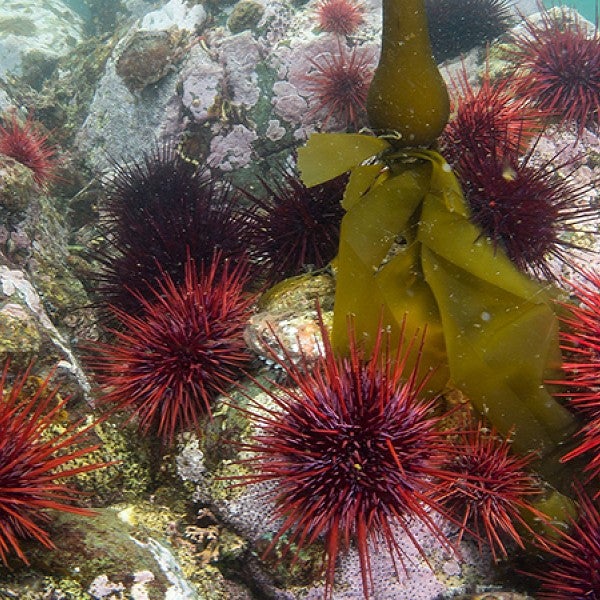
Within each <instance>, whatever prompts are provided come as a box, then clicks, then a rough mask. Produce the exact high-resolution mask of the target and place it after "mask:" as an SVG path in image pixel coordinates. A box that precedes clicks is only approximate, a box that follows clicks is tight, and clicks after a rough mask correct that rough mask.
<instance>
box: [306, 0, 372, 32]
mask: <svg viewBox="0 0 600 600" xmlns="http://www.w3.org/2000/svg"><path fill="white" fill-rule="evenodd" d="M363 10H364V9H363V7H362V5H360V4H358V3H356V2H354V1H353V0H321V2H319V4H317V6H316V9H315V11H316V16H317V22H318V24H319V29H321V30H322V31H327V32H329V33H337V34H338V35H352V34H353V33H355V32H356V30H357V29H358V27H359V26H360V24H361V23H362V22H363Z"/></svg>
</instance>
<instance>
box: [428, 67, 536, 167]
mask: <svg viewBox="0 0 600 600" xmlns="http://www.w3.org/2000/svg"><path fill="white" fill-rule="evenodd" d="M452 83H453V86H452V88H453V94H452V97H451V116H450V120H449V121H448V124H447V125H446V128H445V129H444V131H443V132H442V135H441V136H440V139H439V144H440V150H441V152H442V154H443V155H444V158H446V160H447V161H448V162H449V163H450V164H451V165H453V166H455V168H457V170H459V171H460V170H461V166H460V161H461V158H462V157H464V156H465V155H467V154H476V155H477V154H479V155H490V154H493V153H497V152H498V150H502V149H507V150H508V151H509V152H510V153H511V154H514V153H515V152H517V153H518V152H521V151H524V150H526V147H527V144H528V142H529V141H530V140H531V139H532V138H533V137H535V136H536V135H539V134H540V133H541V131H542V130H543V127H544V125H543V122H544V120H545V118H546V117H547V115H545V114H544V113H542V112H541V111H539V110H537V109H535V108H533V107H532V106H531V104H530V103H529V102H528V101H527V100H526V99H523V98H518V97H516V96H515V94H514V92H513V90H512V80H511V79H510V78H505V79H500V80H498V79H496V80H493V81H492V80H491V78H490V75H489V71H488V70H487V68H486V71H485V72H484V74H483V77H482V79H481V83H480V85H478V86H477V87H474V86H472V85H471V83H470V82H469V78H468V74H467V70H466V67H465V66H464V65H463V68H462V70H461V71H459V72H458V75H457V77H456V78H455V79H454V81H453V82H452ZM498 142H500V146H499V145H498Z"/></svg>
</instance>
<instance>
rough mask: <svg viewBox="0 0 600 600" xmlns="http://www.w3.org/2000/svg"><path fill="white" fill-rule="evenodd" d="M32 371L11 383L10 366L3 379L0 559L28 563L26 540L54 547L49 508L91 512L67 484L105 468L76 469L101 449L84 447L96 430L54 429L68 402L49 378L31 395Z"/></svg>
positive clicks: (78, 426) (0, 389) (0, 404)
mask: <svg viewBox="0 0 600 600" xmlns="http://www.w3.org/2000/svg"><path fill="white" fill-rule="evenodd" d="M30 369H31V367H30V368H29V369H27V370H26V371H25V372H24V373H23V374H21V375H18V376H16V377H15V378H14V380H13V381H12V385H11V386H9V385H8V364H7V365H5V367H4V369H3V371H2V375H1V378H0V561H2V562H4V563H5V564H6V563H7V561H8V558H9V555H10V554H13V553H14V554H16V555H17V556H18V557H19V558H20V559H21V560H22V561H24V562H25V563H27V562H28V561H27V557H26V556H25V554H24V552H23V549H22V547H21V541H22V540H35V541H36V542H38V543H40V544H42V545H43V546H45V547H47V548H52V547H53V546H54V544H53V543H52V539H51V537H50V534H49V533H48V532H47V531H46V530H45V529H44V525H45V524H46V523H48V521H49V519H50V517H49V513H48V512H47V510H48V509H50V510H56V511H60V512H69V513H74V514H77V515H91V514H93V513H92V511H90V510H88V509H86V508H80V507H78V506H76V505H75V504H74V502H75V501H76V500H77V498H78V496H79V495H80V494H79V492H78V491H77V490H76V489H75V488H74V487H70V486H69V485H68V484H66V483H64V480H65V479H66V478H68V477H71V476H73V475H77V474H78V473H84V472H87V471H91V470H94V469H98V468H100V467H102V466H105V465H104V464H84V465H83V466H74V465H76V461H78V460H79V459H81V458H82V457H84V456H86V455H87V454H89V453H90V452H93V451H94V450H96V449H97V448H98V446H87V447H84V446H82V442H83V441H84V439H85V435H86V433H87V432H88V431H89V430H90V429H91V428H92V427H93V426H94V425H88V426H86V427H83V426H82V425H81V423H77V424H74V425H71V426H70V427H67V428H66V429H65V430H64V431H63V432H62V433H60V434H54V433H53V432H52V428H53V426H54V425H55V423H56V421H57V420H58V419H60V415H61V411H63V410H64V408H65V405H66V403H67V401H68V398H62V399H59V398H58V396H57V391H58V390H57V389H52V388H51V387H50V380H49V378H46V379H44V380H43V381H42V382H41V383H40V384H38V385H37V388H36V390H35V392H34V393H32V394H31V395H29V394H28V392H27V391H26V386H27V383H28V377H29V374H30Z"/></svg>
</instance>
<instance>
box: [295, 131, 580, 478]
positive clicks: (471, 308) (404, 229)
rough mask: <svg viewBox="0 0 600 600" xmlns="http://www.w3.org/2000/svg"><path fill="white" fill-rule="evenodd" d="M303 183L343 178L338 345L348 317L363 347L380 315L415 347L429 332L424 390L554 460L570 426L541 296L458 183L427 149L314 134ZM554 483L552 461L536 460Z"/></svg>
mask: <svg viewBox="0 0 600 600" xmlns="http://www.w3.org/2000/svg"><path fill="white" fill-rule="evenodd" d="M298 163H299V167H300V171H301V174H302V177H303V179H304V182H305V183H306V184H307V185H316V184H317V183H320V182H322V181H324V180H327V179H330V178H332V177H335V176H336V175H338V174H340V173H342V172H346V171H348V170H350V180H349V183H348V186H347V188H346V194H345V197H344V208H345V209H346V211H347V213H346V215H345V216H344V219H343V221H342V230H341V238H340V248H339V254H338V257H337V259H336V262H337V268H338V274H337V285H336V297H335V307H334V323H333V332H332V338H333V344H334V347H336V348H337V349H338V350H339V351H341V352H344V351H345V349H346V348H347V337H346V336H347V326H346V320H347V317H348V315H352V316H353V318H354V327H355V330H356V333H357V334H358V335H359V336H362V337H363V339H364V341H365V344H366V346H367V348H369V345H372V343H373V341H374V339H375V336H376V334H377V328H378V325H379V322H380V319H381V317H382V311H383V326H384V327H389V328H390V329H391V330H392V332H396V334H397V335H396V336H395V337H396V339H399V338H400V336H399V332H400V328H401V327H402V323H403V321H404V320H405V319H406V327H407V328H408V334H409V335H405V336H404V337H405V339H410V337H411V336H410V333H411V332H412V331H414V330H417V329H420V330H422V329H423V328H426V329H427V335H426V342H425V348H424V351H423V355H422V357H421V363H420V364H421V369H422V371H423V373H425V372H426V371H427V370H431V369H433V374H432V376H431V379H430V380H429V385H428V389H429V391H430V392H431V393H435V392H439V391H441V390H443V389H444V388H445V387H446V385H447V384H448V383H449V382H451V383H452V385H453V386H455V387H457V388H458V389H460V390H461V391H463V392H464V393H465V394H466V396H467V397H468V398H469V399H470V400H471V402H472V403H473V404H474V405H475V407H476V408H477V409H478V410H479V411H480V412H481V413H482V414H484V415H486V417H487V418H488V419H489V420H490V421H491V422H492V423H493V424H494V425H495V426H496V427H497V428H498V430H499V431H500V432H501V433H503V434H505V435H507V434H508V433H509V432H510V430H511V428H513V427H514V434H513V441H514V448H515V450H516V451H518V452H521V453H523V452H527V451H530V450H534V451H537V452H539V453H540V455H541V457H542V459H543V457H549V456H550V455H552V454H553V453H554V451H555V450H556V448H557V445H558V444H560V443H561V442H563V441H564V440H565V439H566V438H567V437H568V436H569V434H570V433H571V432H572V431H573V429H574V423H573V419H572V417H571V415H570V414H569V412H568V411H567V410H566V409H565V408H564V407H562V406H561V405H560V404H559V403H558V402H557V401H556V400H555V399H554V398H553V397H552V395H551V394H550V393H549V391H548V389H547V388H546V387H545V385H544V381H545V380H546V379H549V378H551V377H552V375H553V370H554V369H556V368H557V367H558V365H559V364H560V349H559V343H558V335H557V334H558V322H557V318H556V315H555V314H554V311H553V308H552V302H551V296H550V292H549V290H548V289H546V288H545V287H544V286H542V285H541V284H539V283H537V282H535V281H533V280H531V279H530V278H528V277H527V276H526V275H524V274H522V273H521V272H519V271H518V270H517V269H516V267H515V266H514V265H513V264H512V263H511V262H510V260H509V259H508V258H507V257H506V255H505V254H504V252H503V251H502V249H501V248H495V247H494V245H493V243H492V242H490V240H488V239H487V238H485V236H483V235H482V233H481V231H480V230H479V229H478V228H477V227H476V226H475V225H474V224H473V223H471V221H470V220H469V209H468V207H467V204H466V202H465V200H464V197H463V194H462V191H461V188H460V185H459V184H458V182H457V180H456V178H455V176H454V174H453V173H452V171H451V169H450V167H449V166H448V164H447V163H446V161H445V160H444V159H443V158H442V157H441V156H440V155H439V154H438V153H436V152H434V151H431V150H414V151H413V150H407V151H400V152H399V151H396V150H394V149H393V147H392V146H391V144H389V143H388V142H386V141H385V139H382V138H376V137H370V136H366V135H359V134H356V135H348V134H315V135H313V136H311V138H310V140H309V141H308V143H307V145H306V146H305V147H304V148H302V149H301V150H300V151H299V155H298ZM415 359H416V357H415ZM539 469H540V471H541V472H542V473H543V475H544V476H545V477H546V479H547V480H548V481H550V482H552V483H555V484H558V485H559V486H560V487H562V486H561V485H560V483H559V482H557V481H556V476H557V474H556V473H554V471H558V469H559V464H558V462H557V461H556V460H554V459H552V460H547V461H544V460H542V461H541V462H540V467H539Z"/></svg>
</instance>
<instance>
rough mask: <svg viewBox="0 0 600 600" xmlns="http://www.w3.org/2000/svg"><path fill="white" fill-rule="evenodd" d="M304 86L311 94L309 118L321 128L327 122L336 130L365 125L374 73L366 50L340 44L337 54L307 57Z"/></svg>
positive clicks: (369, 55)
mask: <svg viewBox="0 0 600 600" xmlns="http://www.w3.org/2000/svg"><path fill="white" fill-rule="evenodd" d="M308 60H309V63H310V65H311V68H310V70H309V71H308V73H307V74H306V75H305V77H304V79H305V82H306V84H305V86H306V88H307V89H308V90H310V91H312V92H313V94H314V97H313V99H312V100H311V109H310V115H311V116H315V117H317V116H318V117H319V118H320V119H321V120H322V123H323V127H327V125H328V124H329V122H330V121H331V119H334V121H335V123H336V125H338V126H339V127H340V128H343V129H346V128H353V129H359V128H360V127H362V126H363V125H365V124H366V106H367V93H368V91H369V86H370V84H371V80H372V79H373V73H374V70H375V57H374V56H373V54H372V52H371V51H370V50H369V49H366V48H362V47H360V46H353V47H352V49H351V50H349V49H348V47H347V46H346V45H345V44H343V43H341V42H340V44H339V51H338V52H337V53H334V54H331V53H323V54H319V55H317V56H316V57H314V58H309V59H308Z"/></svg>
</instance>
